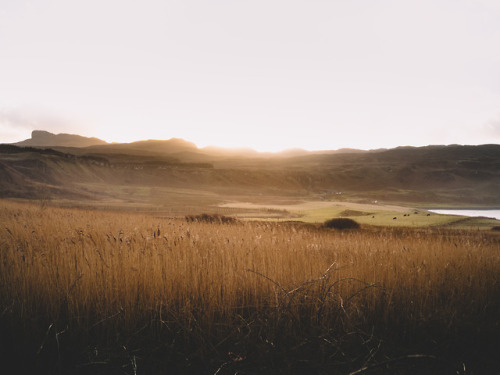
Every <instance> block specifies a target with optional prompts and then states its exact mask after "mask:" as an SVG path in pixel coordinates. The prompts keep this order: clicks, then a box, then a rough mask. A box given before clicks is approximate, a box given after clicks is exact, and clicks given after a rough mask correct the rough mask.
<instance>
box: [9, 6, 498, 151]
mask: <svg viewBox="0 0 500 375" xmlns="http://www.w3.org/2000/svg"><path fill="white" fill-rule="evenodd" d="M34 129H43V130H48V131H51V132H55V133H60V132H64V133H76V134H81V135H85V136H95V137H98V138H101V139H104V140H106V141H110V142H113V141H114V142H129V141H133V140H141V139H150V138H156V139H169V138H172V137H181V138H184V139H187V140H190V141H192V142H195V143H196V144H197V145H198V146H201V147H202V146H206V145H218V146H229V147H241V146H248V147H252V148H255V149H258V150H271V151H275V150H281V149H285V148H293V147H300V148H305V149H310V150H314V149H337V148H341V147H356V148H363V149H371V148H379V147H393V146H398V145H414V146H419V145H427V144H452V143H459V144H482V143H500V1H499V0H392V1H389V0H322V1H320V0H251V1H250V0H249V1H239V0H141V1H131V0H82V1H72V0H31V1H30V0H26V1H24V0H0V143H1V142H15V141H20V140H23V139H26V138H29V137H30V133H31V131H32V130H34Z"/></svg>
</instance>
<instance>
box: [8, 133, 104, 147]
mask: <svg viewBox="0 0 500 375" xmlns="http://www.w3.org/2000/svg"><path fill="white" fill-rule="evenodd" d="M15 144H16V145H18V146H31V147H55V146H60V147H88V146H94V145H104V144H107V143H106V142H105V141H103V140H101V139H98V138H88V137H82V136H81V135H76V134H65V133H61V134H52V133H49V132H47V131H43V130H33V132H31V138H30V139H26V140H24V141H22V142H18V143H15Z"/></svg>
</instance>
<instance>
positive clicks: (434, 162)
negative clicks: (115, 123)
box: [0, 141, 500, 206]
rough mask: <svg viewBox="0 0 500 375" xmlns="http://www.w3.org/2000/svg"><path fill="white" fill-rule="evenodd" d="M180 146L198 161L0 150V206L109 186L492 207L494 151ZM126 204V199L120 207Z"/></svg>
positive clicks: (499, 168) (97, 192) (88, 151)
mask: <svg viewBox="0 0 500 375" xmlns="http://www.w3.org/2000/svg"><path fill="white" fill-rule="evenodd" d="M146 142H147V141H146ZM166 142H168V141H166ZM139 146H140V145H139ZM184 146H186V145H184ZM187 147H188V148H190V149H191V152H192V153H193V154H195V155H198V162H196V163H193V162H188V161H187V160H183V155H184V154H185V153H183V152H176V153H175V155H176V157H174V156H172V155H174V154H171V155H170V156H168V155H166V154H165V155H163V154H161V153H155V152H152V151H151V148H148V152H146V151H144V152H141V151H140V150H139V149H138V148H136V153H129V151H130V148H127V147H122V148H121V149H120V148H119V147H118V148H114V149H113V151H112V152H110V151H109V150H107V149H106V147H104V149H103V148H101V147H90V148H81V149H77V150H78V155H76V153H69V152H61V151H56V150H41V149H37V148H23V147H17V146H13V145H0V197H19V198H40V197H42V196H50V197H52V198H67V199H89V200H92V199H111V198H119V197H121V198H124V196H123V194H122V193H123V189H121V190H120V189H118V187H136V188H149V189H150V190H151V188H157V189H189V190H190V191H191V193H190V194H192V195H193V196H194V195H196V194H198V193H199V194H206V193H207V192H212V193H214V194H218V195H219V196H220V197H226V198H227V197H230V196H235V195H240V196H289V197H291V196H293V197H308V198H313V199H328V200H332V199H333V200H339V199H342V200H347V199H350V200H355V201H361V200H369V201H373V200H378V201H385V202H400V203H401V202H406V203H412V204H426V203H432V204H444V205H476V206H478V205H480V206H494V205H496V206H498V205H500V194H499V193H498V192H499V191H500V146H499V145H483V146H429V147H420V148H396V149H391V150H386V151H377V152H362V153H359V152H357V153H345V154H343V153H338V154H307V155H301V156H292V157H282V156H280V157H277V156H268V157H259V158H248V157H245V158H240V159H237V158H234V159H226V161H225V162H221V161H220V160H219V162H214V163H211V162H210V160H211V158H210V157H205V156H204V154H202V153H198V151H197V149H196V148H193V147H192V146H190V145H189V144H187ZM139 148H140V147H139ZM184 149H185V147H184ZM67 150H73V149H67ZM178 150H179V148H178V149H177V151H178ZM188 154H189V153H188ZM150 190H148V191H150ZM120 191H121V192H122V193H119V192H120ZM196 192H198V193H196ZM120 194H122V195H121V196H120ZM144 194H146V193H144ZM144 194H143V195H144ZM149 194H152V193H151V192H150V193H149ZM125 195H126V194H125ZM149 198H150V199H151V200H152V199H153V198H154V197H153V196H151V197H149ZM149 198H148V196H142V198H141V199H144V200H148V199H149ZM134 199H135V198H134V197H128V196H127V201H134Z"/></svg>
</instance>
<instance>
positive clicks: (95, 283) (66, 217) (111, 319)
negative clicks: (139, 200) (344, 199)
mask: <svg viewBox="0 0 500 375" xmlns="http://www.w3.org/2000/svg"><path fill="white" fill-rule="evenodd" d="M352 208H353V207H351V209H352ZM357 208H358V209H360V207H357ZM363 211H364V210H363ZM401 212H403V211H401ZM499 274H500V241H499V235H498V232H495V231H466V230H446V229H433V228H426V229H423V228H388V227H379V228H376V227H372V226H364V227H362V228H361V229H360V230H354V231H336V230H328V229H326V228H322V227H321V226H319V225H313V224H306V223H274V222H253V221H250V222H237V223H234V224H227V225H217V224H209V223H205V222H189V223H188V222H186V221H185V220H183V219H179V218H177V219H176V218H160V217H153V216H152V215H143V214H137V213H125V212H105V211H95V210H94V211H87V210H82V209H65V208H55V207H48V206H40V205H32V204H22V203H16V202H11V201H5V200H4V201H0V345H1V347H0V356H1V357H2V358H1V361H0V362H1V363H2V366H7V367H5V368H8V366H12V365H14V366H16V369H17V372H18V373H23V372H26V373H59V374H66V373H68V374H70V373H71V374H95V373H101V374H110V373H112V374H115V373H116V374H123V373H124V374H141V373H142V374H160V373H181V374H183V373H185V374H235V373H238V374H303V373H304V374H306V373H307V374H327V373H336V374H337V373H338V374H360V373H363V374H364V373H370V374H387V373H389V374H391V373H392V374H421V373H436V374H437V373H439V374H457V373H458V374H483V373H484V374H486V373H495V372H496V371H498V369H499V368H500V363H499V361H498V358H497V356H495V351H496V348H497V347H496V346H495V343H498V341H497V340H498V337H499V334H500V327H499V320H498V317H499V316H500V284H499V282H498V275H499Z"/></svg>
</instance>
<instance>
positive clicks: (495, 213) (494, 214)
mask: <svg viewBox="0 0 500 375" xmlns="http://www.w3.org/2000/svg"><path fill="white" fill-rule="evenodd" d="M429 211H430V212H434V213H436V214H443V215H462V216H484V217H491V218H495V219H497V220H500V210H429Z"/></svg>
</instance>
